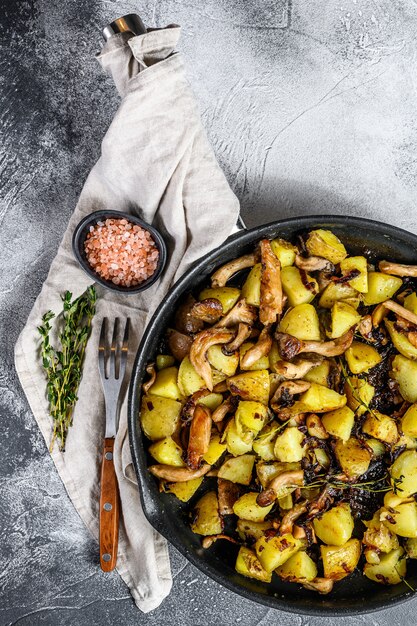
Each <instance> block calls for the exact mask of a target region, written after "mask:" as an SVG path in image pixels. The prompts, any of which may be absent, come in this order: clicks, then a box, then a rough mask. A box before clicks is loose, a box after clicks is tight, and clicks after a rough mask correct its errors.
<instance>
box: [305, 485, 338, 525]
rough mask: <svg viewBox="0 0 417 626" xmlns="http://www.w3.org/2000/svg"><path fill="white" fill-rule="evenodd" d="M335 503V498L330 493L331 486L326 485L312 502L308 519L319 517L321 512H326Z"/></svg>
mask: <svg viewBox="0 0 417 626" xmlns="http://www.w3.org/2000/svg"><path fill="white" fill-rule="evenodd" d="M332 503H333V498H332V497H331V495H330V493H329V488H328V487H327V486H326V487H325V488H324V489H323V491H322V492H321V493H320V495H319V497H318V498H316V500H313V502H311V503H310V506H309V510H308V515H307V519H308V520H311V519H314V518H315V517H317V515H318V514H319V513H321V512H324V511H325V510H326V509H328V508H329V506H330V505H331V504H332Z"/></svg>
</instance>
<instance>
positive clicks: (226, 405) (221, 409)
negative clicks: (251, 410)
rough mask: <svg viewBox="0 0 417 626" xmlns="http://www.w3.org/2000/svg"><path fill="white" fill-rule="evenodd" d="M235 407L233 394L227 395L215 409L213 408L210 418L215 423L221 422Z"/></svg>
mask: <svg viewBox="0 0 417 626" xmlns="http://www.w3.org/2000/svg"><path fill="white" fill-rule="evenodd" d="M235 407H236V401H235V399H234V398H233V396H229V397H228V398H226V400H224V402H222V403H221V404H220V405H219V406H218V407H217V409H214V411H213V414H212V416H211V419H212V420H213V422H214V423H215V424H218V423H219V422H222V421H223V420H224V418H225V417H226V415H227V414H228V413H231V412H232V411H233V410H234V408H235Z"/></svg>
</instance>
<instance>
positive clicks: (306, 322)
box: [278, 303, 343, 341]
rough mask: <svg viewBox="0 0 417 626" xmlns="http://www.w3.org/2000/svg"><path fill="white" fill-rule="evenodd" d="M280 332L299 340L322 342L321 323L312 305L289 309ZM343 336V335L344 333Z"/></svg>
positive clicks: (305, 304) (300, 305)
mask: <svg viewBox="0 0 417 626" xmlns="http://www.w3.org/2000/svg"><path fill="white" fill-rule="evenodd" d="M278 330H279V332H281V333H288V334H289V335H292V336H293V337H297V339H305V340H312V341H320V339H321V335H320V322H319V317H318V315H317V311H316V309H315V307H314V306H313V305H312V304H308V303H304V304H298V305H297V306H295V307H294V308H292V309H289V310H288V311H287V312H286V313H285V315H284V317H283V318H282V319H281V321H280V323H279V326H278ZM342 334H343V333H342Z"/></svg>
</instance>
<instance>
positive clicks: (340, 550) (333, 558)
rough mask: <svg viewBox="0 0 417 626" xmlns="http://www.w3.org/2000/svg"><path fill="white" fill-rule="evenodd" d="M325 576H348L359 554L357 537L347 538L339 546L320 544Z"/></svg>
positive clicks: (337, 577)
mask: <svg viewBox="0 0 417 626" xmlns="http://www.w3.org/2000/svg"><path fill="white" fill-rule="evenodd" d="M320 554H321V558H322V559H323V570H324V576H325V578H331V579H332V580H341V579H342V578H345V577H346V576H349V574H351V573H352V572H353V570H354V569H355V567H356V566H357V564H358V562H359V558H360V556H361V542H360V541H359V539H349V541H347V542H346V543H344V544H343V545H341V546H320Z"/></svg>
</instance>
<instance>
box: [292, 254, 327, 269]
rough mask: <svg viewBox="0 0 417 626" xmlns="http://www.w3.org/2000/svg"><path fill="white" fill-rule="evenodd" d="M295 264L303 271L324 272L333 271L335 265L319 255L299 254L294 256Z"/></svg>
mask: <svg viewBox="0 0 417 626" xmlns="http://www.w3.org/2000/svg"><path fill="white" fill-rule="evenodd" d="M295 265H296V266H297V267H298V268H299V269H300V270H304V271H305V272H323V271H324V272H326V273H329V274H332V273H333V272H334V271H335V267H334V265H333V263H332V262H331V261H329V260H328V259H325V258H323V257H321V256H308V257H304V256H302V255H301V254H297V256H296V257H295Z"/></svg>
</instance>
